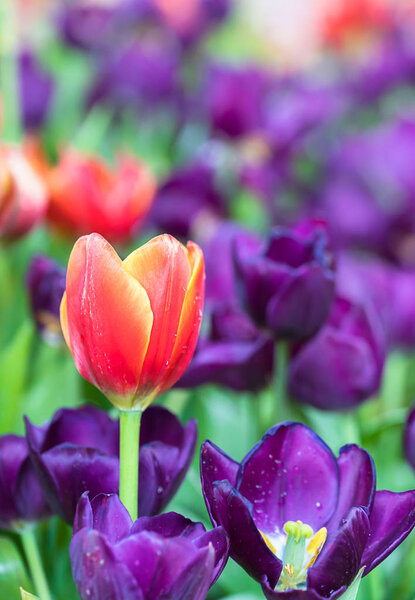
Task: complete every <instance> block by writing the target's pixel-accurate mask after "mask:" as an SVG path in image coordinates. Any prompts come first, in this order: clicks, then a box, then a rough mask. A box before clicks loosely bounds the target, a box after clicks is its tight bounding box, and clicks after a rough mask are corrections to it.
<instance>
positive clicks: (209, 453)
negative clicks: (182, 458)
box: [200, 440, 239, 525]
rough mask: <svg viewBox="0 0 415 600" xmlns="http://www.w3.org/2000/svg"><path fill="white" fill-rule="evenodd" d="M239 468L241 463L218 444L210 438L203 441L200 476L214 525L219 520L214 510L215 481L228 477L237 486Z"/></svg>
mask: <svg viewBox="0 0 415 600" xmlns="http://www.w3.org/2000/svg"><path fill="white" fill-rule="evenodd" d="M238 469H239V463H237V462H236V461H235V460H233V459H232V458H230V456H228V455H227V454H225V453H224V452H222V450H221V449H220V448H218V446H215V444H213V443H212V442H211V441H209V440H206V441H205V442H203V444H202V447H201V449H200V476H201V480H202V490H203V496H204V499H205V502H206V507H207V510H208V513H209V516H210V518H211V520H212V523H213V524H214V525H218V522H217V521H216V519H215V517H214V515H213V512H212V506H213V503H214V489H213V483H214V482H215V481H222V480H225V479H226V480H227V481H229V483H230V484H231V485H232V486H235V485H236V475H237V473H238Z"/></svg>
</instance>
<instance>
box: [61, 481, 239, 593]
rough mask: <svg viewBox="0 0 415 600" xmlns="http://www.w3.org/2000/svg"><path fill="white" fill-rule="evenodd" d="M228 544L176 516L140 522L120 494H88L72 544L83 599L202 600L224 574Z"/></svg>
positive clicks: (219, 533)
mask: <svg viewBox="0 0 415 600" xmlns="http://www.w3.org/2000/svg"><path fill="white" fill-rule="evenodd" d="M228 551H229V544H228V540H227V537H226V534H225V532H224V530H223V528H222V527H216V528H215V529H213V530H212V531H206V530H205V528H204V526H203V525H202V524H201V523H193V522H192V521H190V520H189V519H186V518H184V517H182V516H181V515H179V514H177V513H167V514H163V515H160V516H158V517H142V518H140V519H137V521H135V523H134V524H133V522H132V521H131V518H130V516H129V514H128V512H127V510H126V509H125V507H124V505H123V504H122V503H121V501H120V499H119V498H118V496H116V495H115V494H114V495H104V494H100V495H99V496H96V497H95V498H94V499H93V500H92V501H90V500H89V499H88V494H87V493H85V494H83V496H82V497H81V499H80V500H79V503H78V507H77V511H76V517H75V523H74V533H73V537H72V542H71V545H70V557H71V565H72V574H73V577H74V580H75V583H76V587H77V589H78V592H79V595H80V597H81V600H102V598H104V597H105V599H106V600H158V599H160V600H177V599H178V598H182V599H185V598H186V599H187V598H188V599H191V600H203V599H204V598H205V597H206V594H207V591H208V589H209V588H210V587H211V586H212V585H213V583H214V582H215V581H216V579H217V578H218V577H219V575H220V573H221V572H222V570H223V568H224V566H225V564H226V561H227V558H228Z"/></svg>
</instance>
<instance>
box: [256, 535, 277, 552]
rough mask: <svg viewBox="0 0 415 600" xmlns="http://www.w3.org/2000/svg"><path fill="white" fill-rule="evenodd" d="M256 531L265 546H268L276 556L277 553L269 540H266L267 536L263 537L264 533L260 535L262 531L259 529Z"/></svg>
mask: <svg viewBox="0 0 415 600" xmlns="http://www.w3.org/2000/svg"><path fill="white" fill-rule="evenodd" d="M258 531H259V533H260V534H261V536H262V539H263V540H264V542H265V543H266V545H267V546H268V548H269V549H270V550H271V552H273V553H274V554H275V555H276V554H277V551H276V549H275V548H274V546H273V544H272V543H271V542H270V541H269V539H268V538H267V536H266V535H265V533H262V531H261V530H260V529H258Z"/></svg>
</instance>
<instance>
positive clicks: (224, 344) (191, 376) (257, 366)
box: [178, 305, 273, 391]
mask: <svg viewBox="0 0 415 600" xmlns="http://www.w3.org/2000/svg"><path fill="white" fill-rule="evenodd" d="M210 319H211V323H210V334H209V337H208V338H206V337H205V338H201V339H200V340H199V343H198V346H197V348H196V352H195V355H194V356H193V359H192V361H191V363H190V365H189V366H188V367H187V369H186V372H185V373H184V375H183V376H182V377H181V379H180V380H179V382H178V387H184V388H193V387H197V386H199V385H202V384H204V383H216V384H219V385H223V386H225V387H228V388H231V389H234V390H240V391H242V390H246V391H257V390H261V389H263V388H264V387H266V386H267V385H268V384H269V382H270V380H271V377H272V367H273V358H272V357H273V342H272V340H270V339H269V338H268V337H266V336H264V335H263V334H261V333H260V332H259V331H258V329H257V328H256V327H255V325H254V324H253V323H252V321H251V320H250V319H249V317H247V316H246V314H245V313H243V312H242V311H241V310H239V309H238V308H236V307H235V306H231V305H224V306H222V307H219V306H218V307H216V308H215V309H213V310H212V312H211V314H210Z"/></svg>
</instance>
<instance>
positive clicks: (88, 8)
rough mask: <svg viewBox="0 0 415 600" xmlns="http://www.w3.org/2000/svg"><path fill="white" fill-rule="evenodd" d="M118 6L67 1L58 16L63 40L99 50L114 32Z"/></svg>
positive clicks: (80, 47)
mask: <svg viewBox="0 0 415 600" xmlns="http://www.w3.org/2000/svg"><path fill="white" fill-rule="evenodd" d="M116 8H117V7H116V6H112V7H111V6H104V5H103V3H102V2H101V3H99V2H97V3H95V4H94V3H88V4H86V3H84V2H71V3H66V4H65V5H64V6H63V7H62V8H61V10H60V13H59V15H58V18H57V28H58V32H59V34H60V37H61V38H62V40H63V41H64V42H65V43H66V44H68V45H69V46H73V47H75V48H79V49H81V50H85V51H91V50H97V49H99V48H102V47H103V46H104V45H107V44H108V38H109V37H110V36H111V34H112V33H113V29H114V18H115V16H116Z"/></svg>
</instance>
